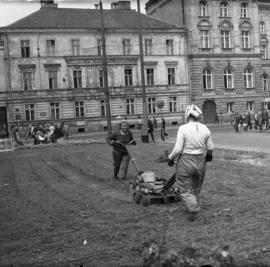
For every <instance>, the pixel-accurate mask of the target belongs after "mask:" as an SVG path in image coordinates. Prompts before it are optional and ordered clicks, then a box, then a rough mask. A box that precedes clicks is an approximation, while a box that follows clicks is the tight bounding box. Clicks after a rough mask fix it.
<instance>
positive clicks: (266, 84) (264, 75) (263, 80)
mask: <svg viewBox="0 0 270 267" xmlns="http://www.w3.org/2000/svg"><path fill="white" fill-rule="evenodd" d="M262 82H263V91H264V92H266V91H268V76H267V75H266V74H263V79H262Z"/></svg>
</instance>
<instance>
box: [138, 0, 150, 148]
mask: <svg viewBox="0 0 270 267" xmlns="http://www.w3.org/2000/svg"><path fill="white" fill-rule="evenodd" d="M140 6H141V4H140V0H137V10H138V12H137V13H138V23H139V27H138V32H139V47H140V63H141V82H142V84H141V86H142V105H143V125H142V132H141V140H142V142H143V143H148V142H149V139H148V125H147V121H148V118H147V105H146V93H145V78H144V59H143V39H142V17H141V7H140Z"/></svg>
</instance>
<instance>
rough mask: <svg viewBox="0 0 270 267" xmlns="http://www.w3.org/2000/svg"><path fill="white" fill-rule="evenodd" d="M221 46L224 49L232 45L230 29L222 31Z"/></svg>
mask: <svg viewBox="0 0 270 267" xmlns="http://www.w3.org/2000/svg"><path fill="white" fill-rule="evenodd" d="M221 47H222V48H223V49H224V48H225V49H226V48H230V47H231V38H230V32H229V31H221Z"/></svg>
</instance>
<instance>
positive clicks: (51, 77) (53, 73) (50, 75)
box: [48, 70, 57, 89]
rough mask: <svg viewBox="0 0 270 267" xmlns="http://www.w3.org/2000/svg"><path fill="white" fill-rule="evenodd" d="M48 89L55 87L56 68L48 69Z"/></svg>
mask: <svg viewBox="0 0 270 267" xmlns="http://www.w3.org/2000/svg"><path fill="white" fill-rule="evenodd" d="M48 78H49V89H57V70H49V71H48Z"/></svg>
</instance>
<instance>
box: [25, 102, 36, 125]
mask: <svg viewBox="0 0 270 267" xmlns="http://www.w3.org/2000/svg"><path fill="white" fill-rule="evenodd" d="M25 120H27V121H33V120H35V105H34V104H26V105H25Z"/></svg>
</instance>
